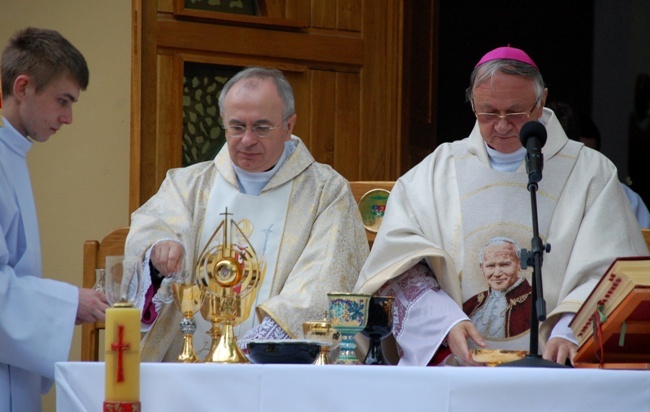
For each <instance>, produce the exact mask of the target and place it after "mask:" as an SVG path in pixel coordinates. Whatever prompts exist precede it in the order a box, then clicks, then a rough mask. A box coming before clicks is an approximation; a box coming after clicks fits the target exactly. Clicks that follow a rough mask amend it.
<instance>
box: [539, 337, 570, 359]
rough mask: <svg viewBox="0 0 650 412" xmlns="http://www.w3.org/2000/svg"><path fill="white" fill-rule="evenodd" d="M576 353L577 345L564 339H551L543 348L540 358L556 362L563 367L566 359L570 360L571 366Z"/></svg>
mask: <svg viewBox="0 0 650 412" xmlns="http://www.w3.org/2000/svg"><path fill="white" fill-rule="evenodd" d="M577 353H578V345H575V344H573V343H572V342H570V341H568V340H566V339H564V338H551V339H549V340H548V342H547V343H546V346H545V347H544V353H543V354H542V357H543V358H544V359H546V360H549V361H552V362H557V363H560V364H562V365H564V364H565V363H566V361H567V359H569V360H571V364H572V365H573V358H574V357H575V356H576V355H577Z"/></svg>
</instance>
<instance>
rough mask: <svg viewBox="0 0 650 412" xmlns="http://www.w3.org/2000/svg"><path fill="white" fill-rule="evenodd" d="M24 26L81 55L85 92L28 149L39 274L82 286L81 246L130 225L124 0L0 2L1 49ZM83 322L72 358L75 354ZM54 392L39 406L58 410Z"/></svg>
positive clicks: (128, 62) (126, 0)
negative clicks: (69, 115)
mask: <svg viewBox="0 0 650 412" xmlns="http://www.w3.org/2000/svg"><path fill="white" fill-rule="evenodd" d="M27 26H34V27H42V28H49V29H55V30H58V31H59V32H60V33H61V34H63V36H65V37H66V38H67V39H68V40H69V41H70V42H71V43H72V44H74V45H75V46H76V47H77V48H78V49H79V50H80V51H81V52H82V53H83V54H84V56H85V58H86V61H87V62H88V66H89V68H90V84H89V86H88V90H86V91H85V92H82V93H81V96H80V98H79V102H78V103H76V104H75V105H74V106H73V107H74V111H73V123H72V124H71V125H68V126H64V127H63V128H62V129H61V130H60V131H59V132H58V133H57V134H55V135H54V136H53V137H52V138H51V139H50V140H49V141H48V142H47V143H36V144H35V145H34V146H33V148H32V150H31V152H30V153H29V156H28V159H29V167H30V170H31V178H32V184H33V188H34V196H35V198H36V208H37V212H38V217H39V226H40V230H41V245H42V249H43V273H44V277H48V278H53V279H58V280H62V281H65V282H69V283H72V284H75V285H78V286H80V285H81V277H82V274H81V273H82V272H81V270H82V248H83V243H84V241H85V240H87V239H101V238H102V237H103V236H104V235H105V234H107V233H108V232H109V231H111V230H112V229H114V228H116V227H119V226H124V225H127V224H128V222H129V215H128V185H129V125H130V76H131V72H130V70H131V60H130V59H131V56H130V47H131V2H130V1H129V0H110V1H105V0H104V1H100V0H20V1H13V0H12V1H9V0H0V43H2V48H4V46H5V45H6V43H7V40H8V39H9V37H10V36H11V35H12V34H13V33H14V32H15V31H16V30H18V29H21V28H23V27H27ZM80 336H81V327H80V326H78V327H76V330H75V335H74V339H73V344H72V348H71V350H70V359H71V360H78V359H79V354H80V339H81V338H80ZM54 401H55V397H54V390H52V391H50V393H49V394H48V395H47V396H45V397H44V404H43V405H44V409H43V410H44V411H54V410H55V403H54Z"/></svg>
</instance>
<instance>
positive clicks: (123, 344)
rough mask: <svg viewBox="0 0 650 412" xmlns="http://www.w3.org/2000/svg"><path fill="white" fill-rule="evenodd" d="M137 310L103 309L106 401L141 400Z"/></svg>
mask: <svg viewBox="0 0 650 412" xmlns="http://www.w3.org/2000/svg"><path fill="white" fill-rule="evenodd" d="M140 317H141V313H140V309H138V308H134V307H113V308H109V309H106V322H105V325H106V331H105V344H104V345H105V349H106V390H105V400H106V401H107V402H138V401H139V400H140Z"/></svg>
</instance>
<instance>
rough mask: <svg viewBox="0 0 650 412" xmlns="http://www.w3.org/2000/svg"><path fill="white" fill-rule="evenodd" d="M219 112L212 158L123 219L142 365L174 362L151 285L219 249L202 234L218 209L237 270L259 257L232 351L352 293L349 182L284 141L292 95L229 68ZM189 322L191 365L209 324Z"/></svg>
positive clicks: (269, 79) (169, 327)
mask: <svg viewBox="0 0 650 412" xmlns="http://www.w3.org/2000/svg"><path fill="white" fill-rule="evenodd" d="M219 110H220V113H221V116H222V118H223V125H224V128H225V131H226V145H225V146H224V147H223V148H222V150H221V151H220V152H219V154H217V156H216V157H215V159H214V160H213V161H207V162H202V163H199V164H196V165H193V166H189V167H186V168H183V169H173V170H170V171H169V172H168V174H167V177H166V179H165V181H164V182H163V184H162V186H161V188H160V190H159V191H158V193H157V194H155V195H154V196H153V197H152V198H151V199H149V200H148V201H147V202H146V203H145V204H144V205H143V206H141V207H140V208H139V209H138V210H136V211H135V212H134V213H133V215H132V219H131V222H132V223H131V229H130V231H129V235H128V237H127V240H126V255H127V256H131V257H136V258H139V259H143V260H144V269H145V270H144V276H143V279H144V281H145V282H146V283H145V284H144V288H143V289H144V292H145V293H146V295H145V297H144V311H143V313H144V315H143V328H144V330H147V333H146V335H145V336H144V338H143V342H142V359H143V360H144V361H174V360H176V358H177V357H178V355H179V353H180V350H181V345H182V334H181V332H180V330H179V327H178V325H179V322H180V320H181V318H182V315H181V313H180V311H179V310H178V309H177V308H176V307H175V305H174V304H168V303H165V301H166V299H165V297H164V295H165V290H166V288H164V287H160V285H162V284H163V278H164V279H167V280H168V279H170V277H172V276H173V275H175V274H176V273H179V272H184V273H188V274H193V273H195V265H196V264H197V262H199V259H200V257H201V255H202V252H203V251H204V250H206V247H208V250H209V248H212V247H218V244H221V238H220V237H219V236H217V242H216V243H215V241H214V240H213V239H211V236H212V235H213V233H215V230H216V229H217V228H218V226H219V224H220V223H221V222H222V221H223V219H224V218H225V213H226V211H227V212H228V214H229V219H230V220H231V221H232V222H233V223H236V227H235V226H233V227H231V228H229V231H230V233H231V238H232V239H231V240H230V241H231V242H232V247H233V250H234V251H235V254H236V257H235V258H233V259H234V260H235V261H236V262H238V264H242V262H244V261H245V260H246V255H247V253H249V252H248V251H251V250H254V251H255V252H256V254H257V258H258V260H259V261H260V272H261V281H260V284H259V287H258V288H257V290H256V291H255V292H254V294H253V295H249V298H248V299H247V301H248V302H249V306H248V307H247V308H244V300H242V307H243V308H242V311H243V312H244V313H245V314H244V315H243V318H244V319H243V320H242V323H241V324H239V325H238V326H236V327H235V330H234V333H235V335H236V337H237V339H238V343H239V344H240V345H243V344H244V343H245V342H246V341H247V340H254V339H288V338H297V337H302V336H303V331H302V324H303V322H305V321H309V320H318V319H322V318H323V314H324V313H325V312H326V311H327V309H328V307H329V301H328V298H327V293H328V292H349V291H351V289H352V287H353V286H354V283H355V282H356V280H357V277H358V274H359V270H360V269H361V266H362V265H363V262H364V261H365V259H366V257H367V255H368V241H367V238H366V234H365V229H364V226H363V223H362V220H361V213H360V212H359V208H358V206H357V203H356V201H355V199H354V196H353V195H352V192H351V190H350V184H349V182H348V181H347V180H346V179H345V178H343V177H342V176H341V175H340V174H338V173H337V172H336V171H335V170H333V169H332V168H331V167H330V166H328V165H324V164H320V163H318V162H316V161H315V160H314V158H313V157H312V155H311V154H310V153H309V150H307V148H306V147H305V144H304V143H303V142H302V141H301V140H300V139H299V138H298V137H297V136H294V135H292V130H293V127H294V125H295V124H296V119H297V115H296V113H295V102H294V94H293V90H292V88H291V85H290V84H289V82H288V81H287V80H286V78H285V77H284V75H283V74H282V73H281V72H280V71H278V70H274V69H267V68H261V67H250V68H247V69H245V70H243V71H241V72H239V73H238V74H236V75H235V76H234V77H233V78H232V79H230V80H229V81H228V83H226V85H225V86H224V88H223V90H222V91H221V95H220V97H219ZM165 282H166V281H165ZM250 296H253V298H252V299H251V298H250ZM244 309H247V310H244ZM248 310H250V313H248ZM195 319H196V321H197V330H196V332H195V333H194V348H195V349H196V352H197V356H198V357H199V358H201V357H204V356H205V355H206V353H207V351H208V350H209V349H210V341H209V336H208V335H207V334H206V333H205V331H206V330H208V329H209V328H210V327H211V324H210V323H209V322H207V321H205V320H204V319H203V318H202V317H201V316H196V317H195Z"/></svg>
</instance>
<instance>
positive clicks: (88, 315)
mask: <svg viewBox="0 0 650 412" xmlns="http://www.w3.org/2000/svg"><path fill="white" fill-rule="evenodd" d="M107 308H108V301H107V300H106V295H104V294H103V293H102V292H99V291H96V290H94V289H84V288H79V306H77V318H76V319H75V324H76V325H79V324H81V323H84V322H87V323H92V322H95V321H97V320H99V321H101V322H103V321H104V320H106V317H105V315H104V314H105V312H106V309H107Z"/></svg>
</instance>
